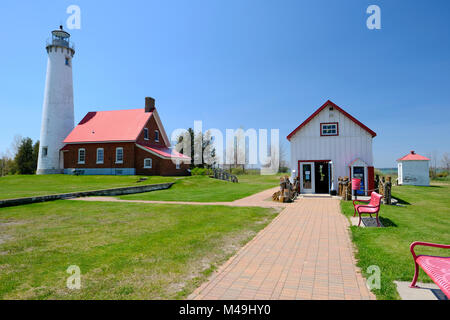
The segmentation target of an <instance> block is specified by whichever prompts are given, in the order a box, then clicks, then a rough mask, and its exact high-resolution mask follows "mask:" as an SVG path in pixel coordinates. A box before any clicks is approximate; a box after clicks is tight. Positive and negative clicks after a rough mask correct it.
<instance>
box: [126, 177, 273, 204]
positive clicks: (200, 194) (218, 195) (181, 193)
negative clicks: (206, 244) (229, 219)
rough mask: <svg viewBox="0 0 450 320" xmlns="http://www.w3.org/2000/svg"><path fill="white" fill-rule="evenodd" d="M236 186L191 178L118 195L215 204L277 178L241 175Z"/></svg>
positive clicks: (244, 194) (263, 187)
mask: <svg viewBox="0 0 450 320" xmlns="http://www.w3.org/2000/svg"><path fill="white" fill-rule="evenodd" d="M238 179H239V183H231V182H227V181H222V180H217V179H212V178H209V177H206V176H192V177H187V178H184V179H179V180H177V181H176V182H175V184H174V185H173V186H172V187H171V188H170V189H168V190H159V191H152V192H146V193H139V194H130V195H125V196H120V198H121V199H127V200H160V201H193V202H216V201H233V200H237V199H241V198H244V197H247V196H250V195H252V194H255V193H258V192H260V191H263V190H266V189H270V188H273V187H276V186H278V185H279V184H280V180H279V176H275V175H271V176H262V175H241V176H238Z"/></svg>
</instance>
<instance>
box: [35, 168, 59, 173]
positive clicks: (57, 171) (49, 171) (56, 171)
mask: <svg viewBox="0 0 450 320" xmlns="http://www.w3.org/2000/svg"><path fill="white" fill-rule="evenodd" d="M63 173H64V169H37V170H36V174H63Z"/></svg>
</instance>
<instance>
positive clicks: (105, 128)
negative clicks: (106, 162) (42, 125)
mask: <svg viewBox="0 0 450 320" xmlns="http://www.w3.org/2000/svg"><path fill="white" fill-rule="evenodd" d="M151 116H152V112H145V109H129V110H114V111H97V112H89V113H88V114H86V116H85V117H84V118H83V120H81V121H80V123H79V124H78V125H77V126H76V127H75V128H74V129H73V130H72V132H71V133H70V134H69V135H68V136H67V137H66V139H64V141H63V142H64V143H80V142H107V141H135V140H136V139H137V137H138V135H139V133H140V132H141V131H142V129H143V127H144V126H145V124H146V123H147V121H148V120H149V119H150V117H151Z"/></svg>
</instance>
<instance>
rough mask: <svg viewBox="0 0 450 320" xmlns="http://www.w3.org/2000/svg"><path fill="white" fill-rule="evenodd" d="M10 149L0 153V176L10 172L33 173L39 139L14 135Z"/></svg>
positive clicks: (34, 171)
mask: <svg viewBox="0 0 450 320" xmlns="http://www.w3.org/2000/svg"><path fill="white" fill-rule="evenodd" d="M11 149H12V151H11V152H6V153H3V154H1V155H0V177H1V176H6V175H12V174H35V173H36V169H37V161H38V155H39V141H35V142H34V143H33V140H32V139H31V138H28V137H26V138H22V137H21V136H15V137H14V140H13V143H12V146H11Z"/></svg>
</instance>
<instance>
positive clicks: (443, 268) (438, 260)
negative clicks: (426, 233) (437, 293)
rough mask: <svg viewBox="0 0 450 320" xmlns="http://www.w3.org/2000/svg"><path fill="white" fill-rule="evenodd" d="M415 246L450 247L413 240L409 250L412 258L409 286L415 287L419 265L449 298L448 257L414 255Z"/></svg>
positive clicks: (449, 276) (449, 268)
mask: <svg viewBox="0 0 450 320" xmlns="http://www.w3.org/2000/svg"><path fill="white" fill-rule="evenodd" d="M415 246H426V247H435V248H443V249H450V245H448V244H437V243H428V242H417V241H416V242H413V243H411V246H410V250H411V253H412V256H413V259H414V265H415V270H414V278H413V281H412V282H411V285H410V287H411V288H417V286H416V282H417V277H418V276H419V266H420V267H422V269H423V271H425V273H426V274H427V275H428V276H429V277H430V278H431V280H433V282H434V283H436V284H437V286H438V287H439V288H440V289H441V290H442V292H443V293H444V294H445V295H446V296H447V297H448V298H450V257H438V256H427V255H418V256H417V255H416V253H415V252H414V247H415Z"/></svg>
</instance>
